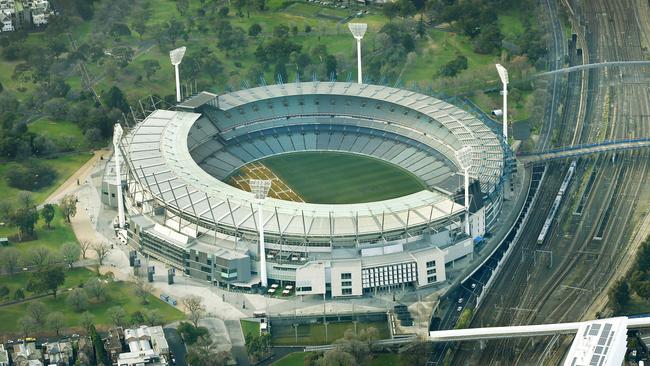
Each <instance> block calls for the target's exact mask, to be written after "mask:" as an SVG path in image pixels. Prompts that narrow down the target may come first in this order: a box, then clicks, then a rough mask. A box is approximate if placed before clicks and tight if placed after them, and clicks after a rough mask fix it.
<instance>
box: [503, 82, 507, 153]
mask: <svg viewBox="0 0 650 366" xmlns="http://www.w3.org/2000/svg"><path fill="white" fill-rule="evenodd" d="M503 138H504V140H506V142H507V141H508V84H507V83H504V84H503Z"/></svg>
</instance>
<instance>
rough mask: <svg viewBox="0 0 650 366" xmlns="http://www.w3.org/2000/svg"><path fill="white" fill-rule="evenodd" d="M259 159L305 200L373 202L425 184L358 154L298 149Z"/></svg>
mask: <svg viewBox="0 0 650 366" xmlns="http://www.w3.org/2000/svg"><path fill="white" fill-rule="evenodd" d="M261 163H262V164H264V165H266V166H267V167H268V168H269V169H271V170H272V171H273V172H274V173H275V174H276V175H277V176H278V177H280V178H281V179H282V180H283V181H284V182H285V183H286V184H287V185H289V186H290V187H291V188H292V189H293V190H294V191H295V192H296V193H298V194H299V195H300V196H301V197H302V198H303V199H304V200H305V201H306V202H309V203H322V204H326V203H362V202H373V201H380V200H385V199H390V198H396V197H401V196H404V195H407V194H410V193H415V192H419V191H421V190H423V189H425V188H426V187H425V186H424V184H423V183H422V182H421V181H420V180H419V179H418V178H417V177H415V176H414V175H412V174H411V173H409V172H407V171H406V170H404V169H402V168H400V167H397V166H396V165H393V164H389V163H386V162H384V161H381V160H378V159H373V158H369V157H364V156H360V155H352V154H345V153H334V152H300V153H292V154H284V155H280V156H274V157H270V158H267V159H263V160H261ZM235 174H236V173H235Z"/></svg>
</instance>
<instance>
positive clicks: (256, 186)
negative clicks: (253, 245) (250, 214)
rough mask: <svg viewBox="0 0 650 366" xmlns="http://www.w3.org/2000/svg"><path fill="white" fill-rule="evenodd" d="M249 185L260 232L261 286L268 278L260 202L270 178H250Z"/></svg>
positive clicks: (266, 191)
mask: <svg viewBox="0 0 650 366" xmlns="http://www.w3.org/2000/svg"><path fill="white" fill-rule="evenodd" d="M248 183H249V185H250V186H251V192H252V193H253V194H254V195H255V199H257V214H258V220H259V222H258V224H257V228H258V232H259V234H260V281H261V282H262V287H266V286H267V285H268V279H267V276H266V247H265V245H264V218H263V215H262V202H264V199H265V198H266V195H267V194H268V193H269V189H270V188H271V181H270V180H262V179H251V180H249V181H248Z"/></svg>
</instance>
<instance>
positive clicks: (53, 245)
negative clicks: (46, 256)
mask: <svg viewBox="0 0 650 366" xmlns="http://www.w3.org/2000/svg"><path fill="white" fill-rule="evenodd" d="M51 227H52V228H51V229H47V228H46V227H45V221H43V219H42V218H40V220H39V222H38V223H37V224H36V235H37V236H38V239H36V240H31V241H25V242H11V244H10V245H9V246H8V247H0V255H2V251H3V250H6V248H16V249H18V250H19V251H20V252H21V253H22V254H23V255H26V254H27V253H29V251H30V250H31V249H32V248H36V247H46V248H47V249H49V250H50V251H51V252H52V253H53V254H58V251H59V248H60V247H61V245H62V244H64V243H66V242H75V243H76V242H77V238H76V237H75V235H74V232H73V231H72V228H71V227H70V225H69V224H66V223H65V222H64V220H63V214H61V211H60V210H59V208H58V206H57V207H56V212H55V214H54V219H53V220H52V223H51ZM17 233H18V229H16V228H14V227H7V226H4V227H0V237H11V236H13V235H16V234H17Z"/></svg>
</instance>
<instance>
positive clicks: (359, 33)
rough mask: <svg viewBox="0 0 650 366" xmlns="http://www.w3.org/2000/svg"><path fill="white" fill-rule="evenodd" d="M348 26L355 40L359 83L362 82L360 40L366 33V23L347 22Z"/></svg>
mask: <svg viewBox="0 0 650 366" xmlns="http://www.w3.org/2000/svg"><path fill="white" fill-rule="evenodd" d="M348 28H349V29H350V32H352V35H353V36H354V39H356V40H357V79H358V83H359V84H361V83H362V82H363V78H362V77H361V40H362V39H363V35H364V34H366V30H367V29H368V24H366V23H348Z"/></svg>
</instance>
